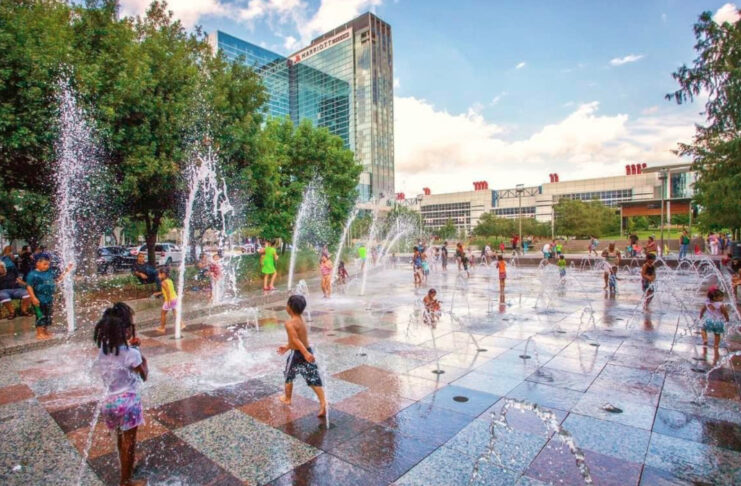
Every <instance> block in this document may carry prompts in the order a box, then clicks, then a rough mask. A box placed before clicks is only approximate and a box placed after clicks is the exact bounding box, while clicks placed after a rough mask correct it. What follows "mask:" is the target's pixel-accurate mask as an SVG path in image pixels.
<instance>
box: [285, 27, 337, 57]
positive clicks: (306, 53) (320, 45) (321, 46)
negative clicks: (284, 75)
mask: <svg viewBox="0 0 741 486" xmlns="http://www.w3.org/2000/svg"><path fill="white" fill-rule="evenodd" d="M348 39H352V27H350V28H349V29H345V30H343V31H342V32H340V33H339V34H337V35H334V36H332V37H330V38H329V39H325V40H323V41H321V42H317V43H316V44H314V45H311V46H309V47H307V48H306V49H303V50H301V51H298V52H297V53H296V54H293V55H292V56H291V57H290V59H291V60H292V61H293V62H294V63H297V62H301V61H304V60H306V59H308V58H310V57H311V56H314V55H316V54H319V53H320V52H322V51H323V50H325V49H328V48H330V47H332V46H334V45H336V44H339V43H340V42H342V41H345V40H348Z"/></svg>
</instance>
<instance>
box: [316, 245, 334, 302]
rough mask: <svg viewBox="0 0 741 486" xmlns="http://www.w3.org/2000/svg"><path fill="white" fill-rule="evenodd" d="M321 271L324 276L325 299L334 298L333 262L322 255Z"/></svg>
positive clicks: (323, 291) (323, 289)
mask: <svg viewBox="0 0 741 486" xmlns="http://www.w3.org/2000/svg"><path fill="white" fill-rule="evenodd" d="M319 271H320V273H321V274H322V293H323V294H324V298H325V299H329V298H330V297H331V296H332V261H331V260H330V259H329V256H327V255H322V259H321V261H320V262H319Z"/></svg>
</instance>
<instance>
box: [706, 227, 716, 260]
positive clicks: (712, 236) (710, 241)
mask: <svg viewBox="0 0 741 486" xmlns="http://www.w3.org/2000/svg"><path fill="white" fill-rule="evenodd" d="M708 244H709V245H710V254H711V255H717V254H718V235H716V234H715V233H714V232H712V231H711V232H710V235H708Z"/></svg>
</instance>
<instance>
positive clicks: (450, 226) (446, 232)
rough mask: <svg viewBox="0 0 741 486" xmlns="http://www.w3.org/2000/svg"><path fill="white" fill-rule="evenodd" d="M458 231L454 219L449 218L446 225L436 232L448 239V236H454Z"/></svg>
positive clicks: (439, 236)
mask: <svg viewBox="0 0 741 486" xmlns="http://www.w3.org/2000/svg"><path fill="white" fill-rule="evenodd" d="M457 231H458V229H457V228H456V226H455V223H453V220H452V219H450V218H448V220H447V221H446V222H445V225H443V226H442V227H441V228H439V229H438V230H437V231H435V233H437V236H438V238H441V239H443V240H447V239H448V238H452V237H454V236H455V234H456V232H457Z"/></svg>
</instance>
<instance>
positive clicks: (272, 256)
mask: <svg viewBox="0 0 741 486" xmlns="http://www.w3.org/2000/svg"><path fill="white" fill-rule="evenodd" d="M260 253H262V254H261V255H260V267H261V271H262V275H263V283H262V289H263V290H275V277H277V276H278V271H277V270H276V268H275V266H276V264H277V263H278V253H277V252H276V251H275V247H274V246H273V242H272V241H266V242H265V248H264V249H262V250H260ZM268 278H269V279H270V285H268Z"/></svg>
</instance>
